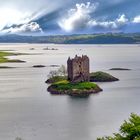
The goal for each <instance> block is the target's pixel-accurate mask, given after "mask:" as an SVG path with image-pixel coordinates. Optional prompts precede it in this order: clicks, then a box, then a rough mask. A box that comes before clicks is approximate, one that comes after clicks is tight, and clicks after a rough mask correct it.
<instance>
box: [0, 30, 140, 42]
mask: <svg viewBox="0 0 140 140" xmlns="http://www.w3.org/2000/svg"><path fill="white" fill-rule="evenodd" d="M0 43H56V44H140V34H139V33H133V34H123V33H116V34H112V33H108V34H83V35H56V36H22V35H3V36H0Z"/></svg>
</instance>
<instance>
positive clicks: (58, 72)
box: [48, 65, 67, 78]
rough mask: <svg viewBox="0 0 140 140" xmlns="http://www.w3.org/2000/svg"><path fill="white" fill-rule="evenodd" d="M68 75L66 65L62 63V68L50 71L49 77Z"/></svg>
mask: <svg viewBox="0 0 140 140" xmlns="http://www.w3.org/2000/svg"><path fill="white" fill-rule="evenodd" d="M66 75H67V70H66V67H65V66H64V65H62V66H60V68H59V69H58V70H52V71H50V73H49V75H48V77H49V78H53V77H56V76H66Z"/></svg>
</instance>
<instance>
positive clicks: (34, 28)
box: [1, 22, 43, 34]
mask: <svg viewBox="0 0 140 140" xmlns="http://www.w3.org/2000/svg"><path fill="white" fill-rule="evenodd" d="M30 32H31V33H40V32H43V31H42V29H41V27H40V25H39V24H38V23H36V22H30V23H25V24H22V25H19V26H15V27H10V28H7V29H4V30H2V31H1V33H12V34H13V33H30Z"/></svg>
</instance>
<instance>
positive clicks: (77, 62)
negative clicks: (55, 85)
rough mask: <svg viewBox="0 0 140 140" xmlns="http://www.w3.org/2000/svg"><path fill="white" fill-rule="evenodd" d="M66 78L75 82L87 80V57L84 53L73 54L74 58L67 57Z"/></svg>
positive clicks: (88, 75)
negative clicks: (79, 54) (80, 54)
mask: <svg viewBox="0 0 140 140" xmlns="http://www.w3.org/2000/svg"><path fill="white" fill-rule="evenodd" d="M67 71H68V80H69V81H71V82H73V83H76V82H86V81H87V82H88V81H89V77H90V74H89V58H88V56H86V55H82V57H80V56H77V55H76V56H75V58H73V59H71V58H70V57H69V58H68V61H67Z"/></svg>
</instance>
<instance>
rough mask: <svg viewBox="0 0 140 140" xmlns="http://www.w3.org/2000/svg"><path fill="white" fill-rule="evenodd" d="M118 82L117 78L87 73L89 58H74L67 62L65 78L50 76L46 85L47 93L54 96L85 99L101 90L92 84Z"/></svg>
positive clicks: (103, 74) (105, 74) (100, 73)
mask: <svg viewBox="0 0 140 140" xmlns="http://www.w3.org/2000/svg"><path fill="white" fill-rule="evenodd" d="M110 81H118V79H117V78H115V77H113V76H111V75H109V74H107V73H103V72H96V73H90V72H89V58H88V57H87V56H82V57H79V56H77V55H76V56H75V58H73V59H71V58H69V59H68V61H67V76H60V75H59V76H58V75H55V76H52V77H51V78H49V79H48V80H47V81H46V83H48V84H51V85H50V86H49V87H48V91H49V92H50V93H51V94H53V95H54V94H55V95H62V94H63V95H64V94H65V95H71V96H76V97H87V96H89V95H90V94H93V93H98V92H101V91H102V89H101V88H100V87H99V86H98V85H97V84H95V83H93V82H110Z"/></svg>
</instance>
